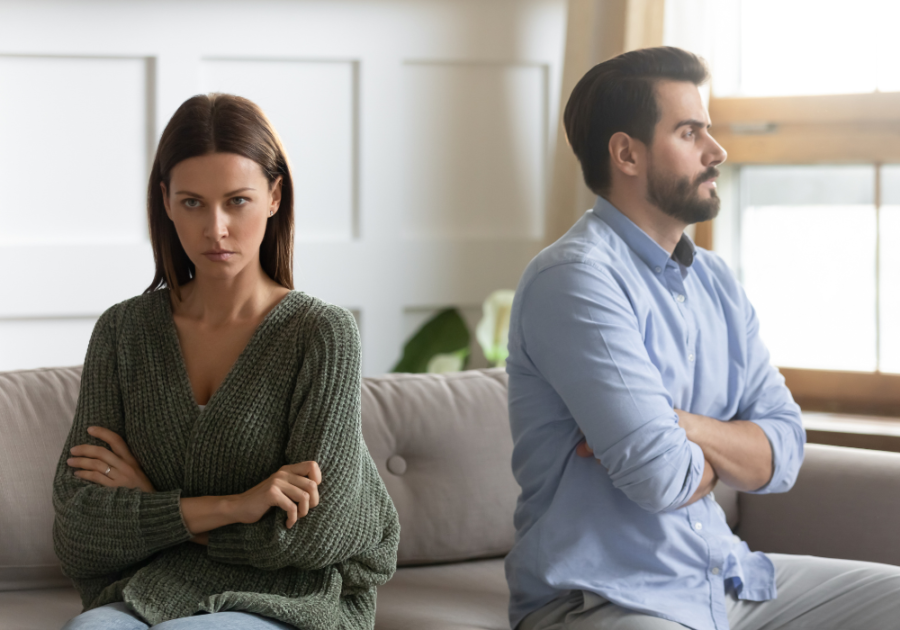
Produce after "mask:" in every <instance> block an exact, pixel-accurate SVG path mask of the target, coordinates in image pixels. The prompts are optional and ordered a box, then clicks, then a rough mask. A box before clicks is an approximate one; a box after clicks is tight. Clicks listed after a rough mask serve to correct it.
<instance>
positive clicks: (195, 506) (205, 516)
mask: <svg viewBox="0 0 900 630" xmlns="http://www.w3.org/2000/svg"><path fill="white" fill-rule="evenodd" d="M234 499H235V497H233V496H218V497H215V496H207V497H188V498H182V499H181V515H182V518H184V522H185V525H187V528H188V530H189V531H190V532H191V533H192V534H195V535H196V534H202V533H204V532H209V531H212V530H214V529H218V528H219V527H224V526H225V525H231V524H232V523H237V522H239V520H238V518H237V517H236V516H235V514H236V510H235V506H236V502H235V500H234Z"/></svg>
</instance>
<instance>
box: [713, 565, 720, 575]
mask: <svg viewBox="0 0 900 630" xmlns="http://www.w3.org/2000/svg"><path fill="white" fill-rule="evenodd" d="M712 574H713V575H719V567H713V569H712Z"/></svg>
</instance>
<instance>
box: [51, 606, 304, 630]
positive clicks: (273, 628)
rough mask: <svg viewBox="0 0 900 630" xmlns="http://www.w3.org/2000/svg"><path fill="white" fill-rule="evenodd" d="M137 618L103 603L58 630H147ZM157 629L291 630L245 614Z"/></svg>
mask: <svg viewBox="0 0 900 630" xmlns="http://www.w3.org/2000/svg"><path fill="white" fill-rule="evenodd" d="M149 627H150V625H149V624H147V623H146V622H145V621H144V620H143V619H141V616H140V615H138V614H137V613H136V612H134V611H133V610H132V609H131V607H130V606H129V605H128V604H126V603H124V602H117V603H115V604H107V605H106V606H101V607H99V608H94V609H93V610H89V611H87V612H84V613H81V614H80V615H78V616H77V617H74V618H72V619H70V620H69V622H68V623H67V624H66V625H65V626H63V628H62V630H147V628H149ZM153 627H154V628H159V630H295V629H294V627H293V626H289V625H287V624H285V623H281V622H280V621H276V620H274V619H269V618H268V617H263V616H261V615H254V614H253V613H245V612H234V611H230V612H220V613H212V614H199V615H194V616H192V617H182V618H181V619H172V620H170V621H164V622H162V623H158V624H156V625H155V626H153Z"/></svg>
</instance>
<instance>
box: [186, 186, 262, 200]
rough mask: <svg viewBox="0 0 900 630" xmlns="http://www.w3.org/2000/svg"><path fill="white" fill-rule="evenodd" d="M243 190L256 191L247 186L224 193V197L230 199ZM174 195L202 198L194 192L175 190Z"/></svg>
mask: <svg viewBox="0 0 900 630" xmlns="http://www.w3.org/2000/svg"><path fill="white" fill-rule="evenodd" d="M245 190H256V189H255V188H251V187H249V186H246V187H244V188H238V189H237V190H232V191H231V192H227V193H225V195H224V196H225V197H231V196H232V195H236V194H238V193H242V192H244V191H245ZM175 194H176V195H189V196H191V197H203V195H200V194H198V193H195V192H191V191H190V190H177V191H175Z"/></svg>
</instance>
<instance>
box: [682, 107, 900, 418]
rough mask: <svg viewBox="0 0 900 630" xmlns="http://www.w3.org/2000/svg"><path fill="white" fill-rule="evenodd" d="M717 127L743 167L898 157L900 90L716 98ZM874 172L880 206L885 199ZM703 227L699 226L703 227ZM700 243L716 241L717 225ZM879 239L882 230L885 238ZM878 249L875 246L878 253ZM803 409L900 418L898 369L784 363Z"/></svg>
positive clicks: (730, 156) (712, 109) (899, 159)
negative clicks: (817, 367)
mask: <svg viewBox="0 0 900 630" xmlns="http://www.w3.org/2000/svg"><path fill="white" fill-rule="evenodd" d="M709 112H710V117H711V119H712V125H713V126H712V134H713V136H714V137H715V138H716V140H717V141H718V142H719V143H720V144H721V145H722V146H723V147H724V148H725V150H726V151H728V161H729V162H730V163H733V164H737V165H740V166H743V165H764V164H772V165H774V164H869V165H871V164H874V165H875V166H876V174H878V173H880V168H879V167H880V166H881V165H882V164H885V163H900V93H898V92H872V93H865V94H833V95H822V96H806V95H804V96H772V97H716V96H715V95H714V94H713V95H711V97H710V102H709ZM879 179H880V177H878V175H876V182H875V188H876V190H875V206H876V208H879V207H880V205H881V200H880V196H881V190H880V188H881V186H880V181H878V180H879ZM699 227H700V226H698V228H699ZM697 236H698V238H697V242H698V244H699V245H701V246H703V247H708V248H711V247H712V246H713V242H712V229H711V227H707V228H704V230H702V231H701V230H698V233H697ZM879 238H880V237H879ZM876 256H877V252H876ZM779 369H780V371H781V373H782V374H783V375H784V377H785V381H786V384H787V386H788V388H789V389H790V390H791V393H792V394H793V396H794V399H795V400H796V401H797V403H798V404H799V405H800V406H801V408H803V409H804V410H809V411H830V412H837V413H853V414H871V415H883V416H897V417H900V374H888V373H884V372H879V371H876V372H845V371H832V370H813V369H800V368H787V367H779Z"/></svg>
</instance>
